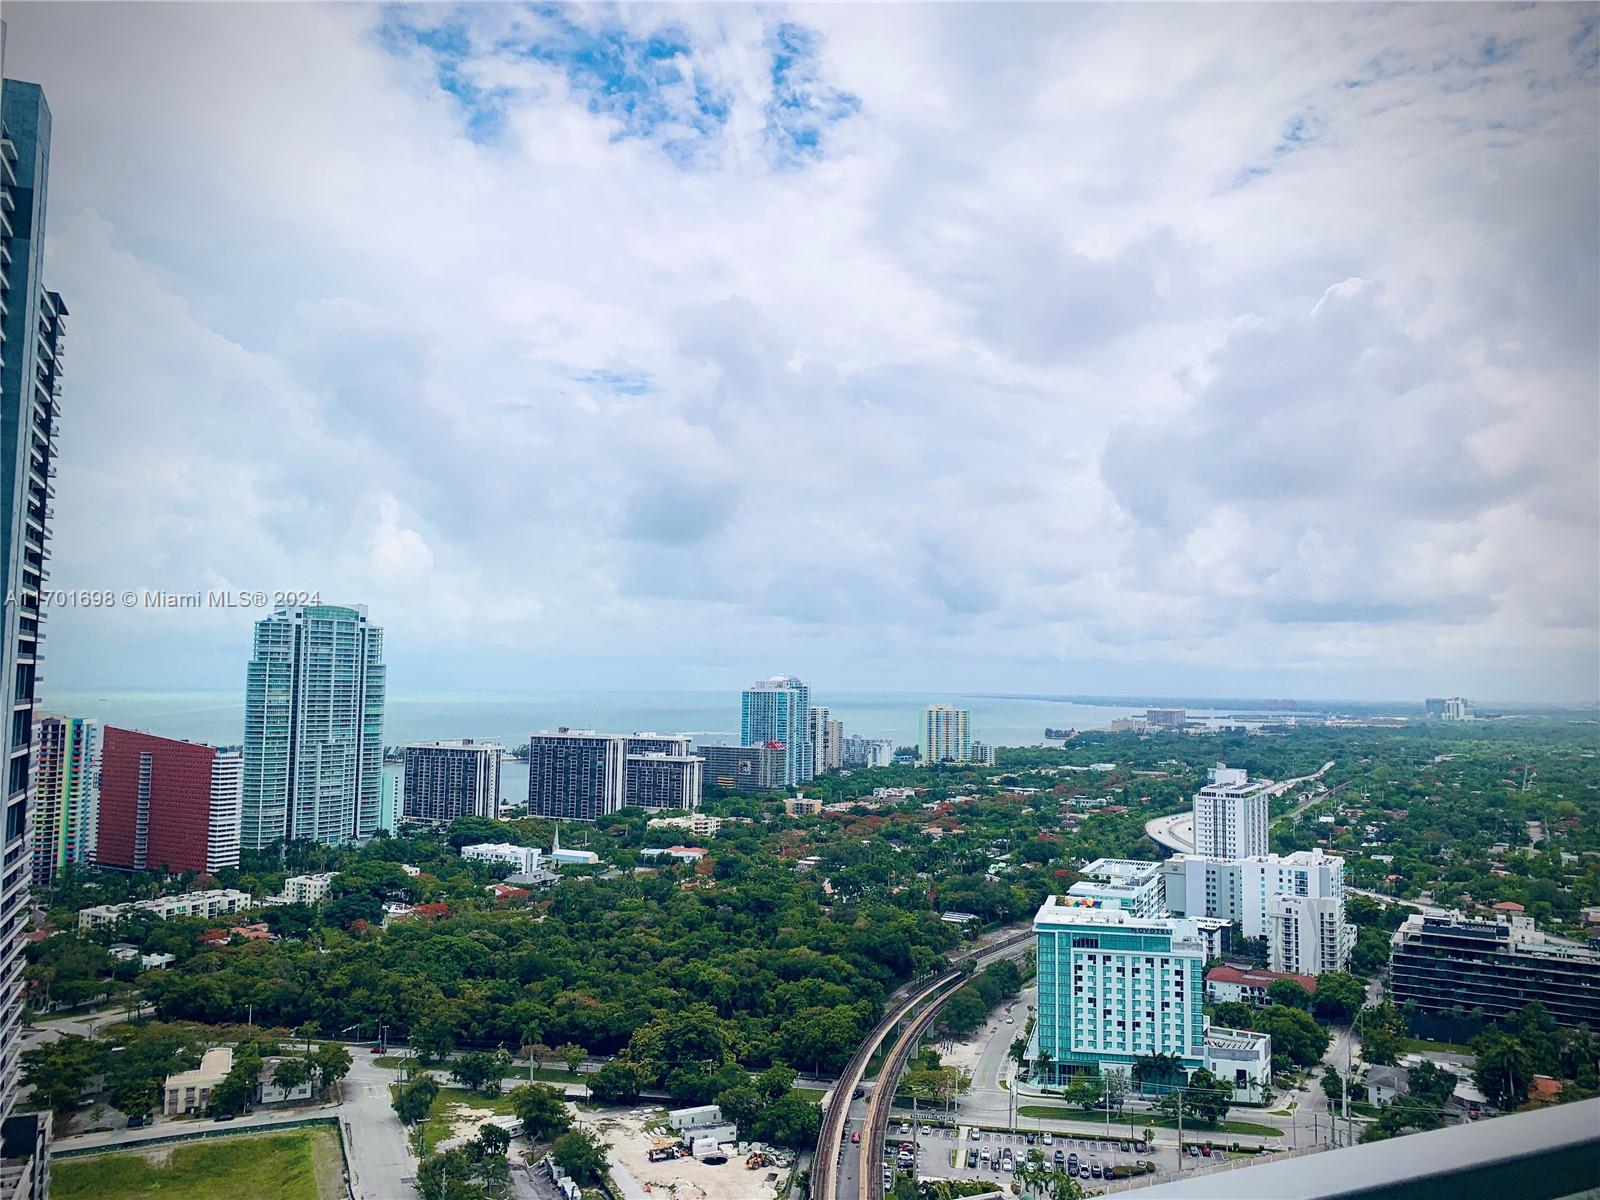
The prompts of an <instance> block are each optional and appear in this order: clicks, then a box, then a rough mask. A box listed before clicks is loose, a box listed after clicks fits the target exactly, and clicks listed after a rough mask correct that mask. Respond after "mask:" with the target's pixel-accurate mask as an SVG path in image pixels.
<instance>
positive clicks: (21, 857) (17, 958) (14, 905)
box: [0, 22, 67, 1200]
mask: <svg viewBox="0 0 1600 1200" xmlns="http://www.w3.org/2000/svg"><path fill="white" fill-rule="evenodd" d="M4 60H5V24H4V22H0V77H3V76H4V74H5V68H4ZM50 131H51V120H50V106H49V105H48V104H47V103H45V98H44V92H43V90H42V89H41V88H40V87H39V85H38V84H35V83H23V82H20V81H18V80H15V79H6V80H5V81H4V84H3V86H0V539H3V546H0V573H3V574H4V579H3V580H0V589H3V590H4V592H5V595H6V596H7V597H8V600H7V603H6V606H5V609H4V615H3V617H0V621H3V625H0V688H3V689H4V695H5V696H6V714H7V719H6V721H5V723H4V724H3V725H0V740H3V745H4V749H5V758H6V764H5V794H4V807H5V826H4V829H5V833H4V854H3V856H0V1119H3V1120H4V1128H5V1138H4V1141H5V1145H4V1147H3V1148H0V1197H4V1200H13V1198H14V1197H21V1196H29V1197H42V1196H44V1195H45V1194H46V1193H47V1192H48V1190H49V1186H50V1176H49V1170H48V1165H49V1154H48V1137H49V1122H48V1121H38V1120H35V1119H33V1118H13V1117H12V1110H13V1108H14V1107H15V1105H16V1100H17V1091H18V1074H19V1067H20V1052H21V1034H22V1008H23V988H24V984H23V978H22V965H23V959H22V948H23V935H24V934H25V933H26V932H27V929H28V908H29V904H28V887H29V882H30V876H31V874H32V870H33V858H32V855H31V854H30V852H29V837H30V826H31V824H32V821H31V817H30V813H29V811H28V810H29V805H30V803H31V801H30V797H29V775H30V772H29V762H28V760H29V755H30V753H31V748H32V743H33V707H34V688H35V683H36V680H37V672H38V663H39V659H40V653H39V645H40V641H41V638H42V634H43V629H42V628H41V626H42V625H43V622H44V607H43V605H41V603H40V593H41V592H42V591H43V589H44V586H45V581H46V580H47V579H48V578H49V571H48V569H47V567H46V561H47V559H48V557H49V550H48V548H47V547H48V543H49V540H50V526H51V505H50V502H51V500H53V499H54V498H55V494H56V493H55V474H56V464H55V456H56V435H57V432H58V427H59V424H60V420H61V399H60V397H61V373H62V357H63V355H64V353H65V350H66V317H67V306H66V305H65V304H63V303H62V302H61V297H60V296H59V295H57V294H56V293H55V292H52V291H49V290H47V289H46V288H45V286H44V242H45V213H46V210H47V209H48V206H49V205H48V201H49V191H50ZM30 1129H31V1130H32V1133H31V1134H30V1133H29V1132H28V1130H30ZM28 1147H36V1149H34V1150H33V1151H32V1156H31V1157H25V1156H26V1155H28V1154H29V1150H28V1149H27V1148H28Z"/></svg>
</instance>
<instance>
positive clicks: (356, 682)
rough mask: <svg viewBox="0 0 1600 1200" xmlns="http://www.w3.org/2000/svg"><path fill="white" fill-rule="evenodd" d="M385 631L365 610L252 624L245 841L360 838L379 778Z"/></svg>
mask: <svg viewBox="0 0 1600 1200" xmlns="http://www.w3.org/2000/svg"><path fill="white" fill-rule="evenodd" d="M384 684H385V673H384V665H383V630H382V629H380V628H379V627H378V626H376V625H373V624H370V623H369V622H368V620H367V609H366V606H365V605H355V606H353V607H343V606H339V605H331V604H322V605H309V606H302V607H295V608H281V609H279V610H278V611H277V612H275V613H273V614H272V615H271V616H270V617H266V618H264V619H262V620H260V621H257V622H256V632H255V653H254V656H253V657H252V658H251V660H250V666H249V670H248V672H247V675H246V681H245V709H244V718H245V728H244V826H243V840H244V845H245V846H246V847H247V848H249V849H252V850H258V849H260V848H262V847H263V846H267V845H269V844H271V843H272V842H273V841H274V840H275V839H278V838H286V839H300V840H308V841H316V842H324V843H329V844H333V843H338V842H348V841H361V840H365V839H366V838H369V837H371V836H372V835H373V833H375V832H376V831H377V828H378V815H379V806H380V802H381V796H380V793H381V789H382V776H383V701H384Z"/></svg>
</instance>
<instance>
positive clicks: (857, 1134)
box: [850, 1129, 861, 1146]
mask: <svg viewBox="0 0 1600 1200" xmlns="http://www.w3.org/2000/svg"><path fill="white" fill-rule="evenodd" d="M850 1144H851V1145H852V1146H859V1145H860V1144H861V1130H859V1129H854V1130H851V1132H850Z"/></svg>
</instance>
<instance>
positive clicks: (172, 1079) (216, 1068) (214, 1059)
mask: <svg viewBox="0 0 1600 1200" xmlns="http://www.w3.org/2000/svg"><path fill="white" fill-rule="evenodd" d="M231 1070H233V1051H232V1050H231V1049H229V1048H228V1047H227V1046H217V1047H214V1048H213V1049H210V1050H207V1051H206V1052H205V1054H203V1055H202V1056H201V1058H200V1065H199V1066H198V1067H196V1068H195V1069H194V1070H192V1071H180V1072H178V1074H176V1075H169V1076H167V1081H166V1083H165V1084H164V1085H163V1086H162V1089H161V1114H162V1116H166V1117H175V1116H177V1115H178V1114H180V1113H203V1112H205V1110H206V1106H207V1105H208V1104H210V1103H211V1091H212V1089H213V1088H215V1087H216V1086H217V1084H219V1083H221V1082H222V1081H223V1080H224V1079H226V1078H227V1077H228V1072H229V1071H231ZM134 1115H135V1116H137V1115H138V1114H137V1113H136V1114H134Z"/></svg>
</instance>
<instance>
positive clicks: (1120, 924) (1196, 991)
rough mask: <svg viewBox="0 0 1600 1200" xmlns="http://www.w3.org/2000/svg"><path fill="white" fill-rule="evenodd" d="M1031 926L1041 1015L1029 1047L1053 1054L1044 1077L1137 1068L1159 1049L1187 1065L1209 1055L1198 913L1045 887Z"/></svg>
mask: <svg viewBox="0 0 1600 1200" xmlns="http://www.w3.org/2000/svg"><path fill="white" fill-rule="evenodd" d="M1033 930H1034V936H1035V938H1036V940H1037V942H1038V965H1039V1015H1038V1021H1037V1023H1036V1024H1035V1027H1034V1035H1033V1044H1032V1045H1031V1046H1030V1047H1029V1056H1030V1058H1032V1059H1033V1061H1034V1062H1036V1063H1037V1062H1039V1061H1040V1055H1041V1054H1043V1055H1048V1056H1049V1064H1050V1065H1049V1066H1048V1067H1047V1068H1046V1069H1045V1070H1044V1071H1043V1075H1044V1077H1045V1080H1046V1082H1050V1083H1055V1082H1059V1081H1060V1080H1061V1079H1062V1078H1064V1077H1065V1076H1066V1075H1067V1074H1069V1073H1076V1072H1080V1071H1084V1070H1089V1071H1096V1072H1099V1071H1105V1070H1111V1069H1116V1070H1121V1071H1125V1072H1130V1073H1131V1071H1132V1069H1133V1064H1134V1062H1135V1061H1137V1060H1138V1059H1139V1058H1141V1057H1147V1056H1151V1055H1157V1054H1171V1055H1175V1056H1176V1057H1177V1058H1178V1060H1179V1061H1180V1062H1181V1063H1182V1065H1183V1068H1184V1070H1185V1071H1186V1072H1187V1071H1193V1070H1196V1069H1197V1068H1199V1067H1200V1066H1201V1065H1203V1063H1204V1061H1205V1031H1206V1018H1205V1006H1204V997H1203V987H1204V976H1205V965H1206V944H1205V939H1204V937H1203V936H1202V935H1201V933H1200V930H1199V927H1198V926H1197V925H1196V924H1195V923H1194V922H1193V921H1189V920H1183V919H1177V918H1171V917H1167V918H1148V917H1138V916H1135V915H1134V914H1133V913H1131V912H1128V911H1125V910H1124V909H1121V908H1104V907H1099V906H1097V905H1096V904H1095V902H1094V901H1093V900H1089V899H1073V898H1069V897H1060V896H1049V897H1047V898H1046V899H1045V902H1044V904H1043V905H1042V906H1041V907H1040V909H1039V911H1038V912H1037V913H1036V914H1035V916H1034V918H1033Z"/></svg>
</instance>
